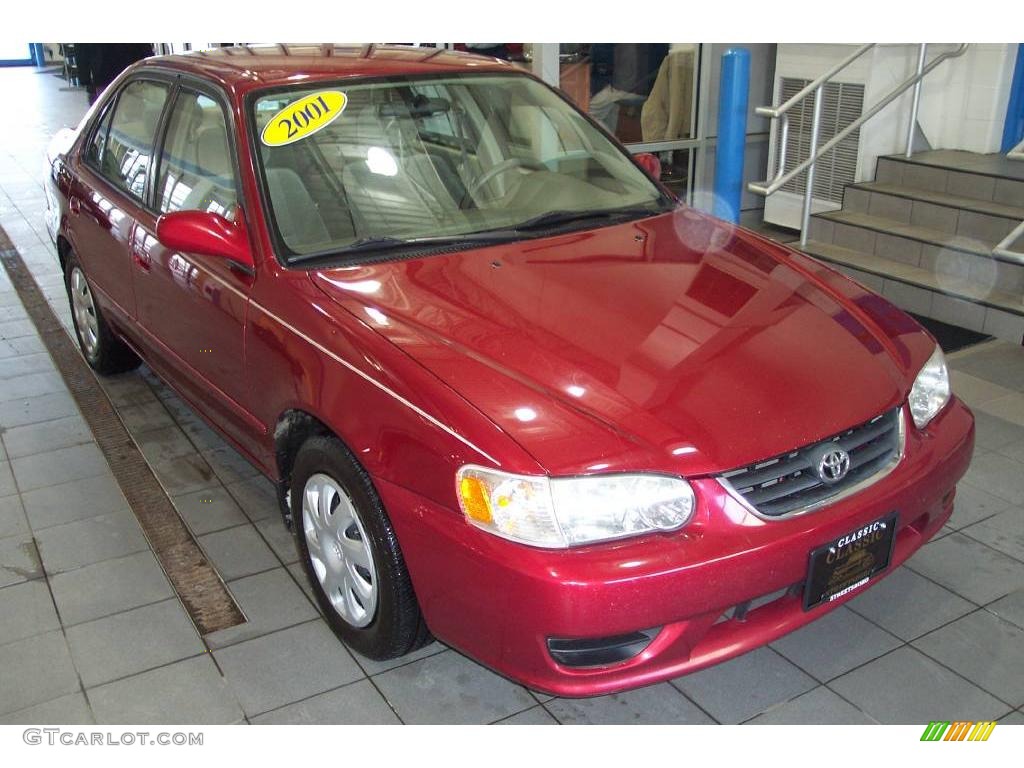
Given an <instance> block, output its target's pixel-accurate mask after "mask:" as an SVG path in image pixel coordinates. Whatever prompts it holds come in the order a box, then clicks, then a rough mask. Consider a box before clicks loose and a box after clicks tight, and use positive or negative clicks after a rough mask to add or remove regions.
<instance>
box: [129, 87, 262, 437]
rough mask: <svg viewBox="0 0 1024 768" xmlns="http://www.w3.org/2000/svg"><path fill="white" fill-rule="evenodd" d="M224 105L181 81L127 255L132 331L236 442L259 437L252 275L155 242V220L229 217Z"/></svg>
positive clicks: (230, 166)
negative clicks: (253, 410) (186, 214)
mask: <svg viewBox="0 0 1024 768" xmlns="http://www.w3.org/2000/svg"><path fill="white" fill-rule="evenodd" d="M230 125H231V124H230V121H229V119H228V112H227V110H226V105H225V104H224V102H223V101H222V99H221V97H220V96H219V95H218V94H217V92H216V91H215V90H213V89H212V88H208V87H206V86H203V85H201V84H199V83H193V82H191V81H189V80H186V81H183V82H182V83H181V84H180V85H179V87H178V89H177V90H176V92H175V94H174V95H173V97H172V101H171V106H170V109H169V112H168V115H167V118H166V127H165V129H164V137H163V140H162V142H161V147H160V153H159V160H158V166H157V169H156V173H155V174H154V178H155V180H156V182H155V187H154V194H153V208H154V210H152V211H146V212H144V213H143V214H142V215H141V216H140V217H139V219H138V222H137V224H136V229H135V233H134V236H133V239H132V243H131V247H132V251H133V270H132V280H133V283H134V286H135V298H136V305H137V316H138V322H139V324H140V325H141V327H142V329H143V331H144V335H145V336H146V337H147V342H148V343H149V344H150V345H152V346H153V347H154V349H155V351H156V352H157V354H158V356H159V358H160V360H161V362H162V363H164V364H165V365H166V366H167V370H166V371H165V374H166V375H168V376H170V377H171V378H172V379H173V380H174V381H175V383H176V384H177V385H178V388H179V389H181V390H182V392H183V394H185V395H186V397H188V398H189V399H191V400H192V401H193V402H195V403H197V404H198V405H199V406H200V407H202V408H203V410H204V411H205V412H206V413H207V415H208V416H209V417H211V418H212V419H213V420H214V421H216V422H217V424H218V425H219V426H220V427H221V428H222V429H224V430H225V431H226V432H228V433H229V434H230V435H231V436H233V437H235V438H236V440H238V441H240V442H243V443H248V442H249V439H248V438H251V436H252V432H253V430H254V429H255V430H257V431H262V430H261V428H260V426H259V423H258V422H256V421H255V420H254V419H253V418H252V417H251V416H250V415H249V411H248V383H247V378H246V371H245V348H244V344H243V341H244V333H245V321H246V313H247V310H248V303H249V289H250V287H251V285H252V283H253V279H254V275H252V274H250V273H247V272H245V271H243V270H240V269H239V268H237V267H234V266H231V265H229V264H228V263H227V261H225V260H224V259H221V258H216V257H210V256H201V255H198V254H192V253H181V252H178V251H174V250H171V249H168V248H165V247H164V246H163V245H162V244H160V243H159V242H158V240H157V238H156V222H157V219H158V218H159V216H161V215H163V214H167V213H174V212H177V211H203V212H205V213H214V214H218V215H221V216H224V217H226V218H228V219H234V217H235V216H236V215H238V211H239V208H240V206H239V202H240V200H239V193H238V173H237V169H236V163H235V153H234V140H233V137H232V132H231V129H230Z"/></svg>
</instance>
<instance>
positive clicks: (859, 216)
mask: <svg viewBox="0 0 1024 768" xmlns="http://www.w3.org/2000/svg"><path fill="white" fill-rule="evenodd" d="M809 238H810V239H811V240H816V241H818V242H823V243H828V244H831V245H836V246H839V247H841V248H849V249H851V250H854V251H858V252H860V253H862V254H865V255H870V256H876V257H878V258H881V259H884V260H886V261H887V262H893V263H901V264H904V265H906V266H910V267H915V268H920V269H923V270H926V271H928V272H930V273H932V274H934V275H942V276H943V277H944V278H946V277H949V278H953V279H957V280H963V279H969V280H974V281H977V282H978V283H981V284H984V285H987V286H989V287H991V288H994V289H998V290H1000V291H1003V292H1004V293H1007V294H1013V295H1017V294H1020V295H1024V263H1022V262H1021V261H1019V260H1015V259H1003V258H994V257H993V256H992V252H991V250H990V246H988V245H987V244H985V243H982V242H980V241H977V240H974V239H972V238H964V237H961V236H957V235H947V234H944V233H941V232H936V231H934V230H931V229H928V228H926V227H918V226H916V225H912V224H900V223H899V222H894V221H892V220H890V219H884V218H880V217H877V216H872V215H870V214H864V213H853V212H848V211H834V212H830V213H820V214H815V215H814V216H812V217H811V226H810V232H809Z"/></svg>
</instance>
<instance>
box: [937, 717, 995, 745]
mask: <svg viewBox="0 0 1024 768" xmlns="http://www.w3.org/2000/svg"><path fill="white" fill-rule="evenodd" d="M995 727H996V723H995V721H994V720H982V721H980V722H977V723H974V722H969V721H966V720H958V721H956V722H952V723H951V722H949V721H948V720H947V721H938V720H933V721H932V722H930V723H928V727H927V728H925V729H924V733H923V734H921V741H988V737H989V736H991V735H992V731H994V730H995Z"/></svg>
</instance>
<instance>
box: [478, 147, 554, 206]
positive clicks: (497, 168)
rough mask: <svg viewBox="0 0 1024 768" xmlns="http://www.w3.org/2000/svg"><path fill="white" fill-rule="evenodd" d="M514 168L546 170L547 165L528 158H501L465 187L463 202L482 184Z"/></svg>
mask: <svg viewBox="0 0 1024 768" xmlns="http://www.w3.org/2000/svg"><path fill="white" fill-rule="evenodd" d="M514 168H532V169H534V170H535V171H546V170H548V167H547V165H546V164H544V163H542V162H541V161H540V160H529V159H526V158H522V157H510V158H508V159H507V160H502V161H501V162H500V163H496V164H495V165H492V166H491V167H490V168H488V169H487V170H486V171H484V172H483V173H481V174H480V175H479V176H477V177H476V178H475V179H473V181H471V182H470V183H469V185H468V186H467V187H466V194H465V195H464V196H463V198H462V199H463V202H466V201H468V200H469V198H471V197H472V196H473V195H474V194H476V192H477V190H478V189H480V188H481V187H482V186H483V185H484V184H486V183H487V182H489V181H491V180H492V179H494V178H495V177H497V176H499V175H501V174H503V173H507V172H508V171H511V170H513V169H514Z"/></svg>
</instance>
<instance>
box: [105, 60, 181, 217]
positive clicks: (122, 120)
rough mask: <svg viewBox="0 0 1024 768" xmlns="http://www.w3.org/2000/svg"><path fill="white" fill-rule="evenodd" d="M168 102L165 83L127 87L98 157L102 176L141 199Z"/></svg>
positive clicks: (144, 83) (142, 83)
mask: <svg viewBox="0 0 1024 768" xmlns="http://www.w3.org/2000/svg"><path fill="white" fill-rule="evenodd" d="M166 100H167V86H165V85H162V84H161V83H154V82H150V81H146V80H136V81H135V82H132V83H129V84H128V85H126V86H125V87H124V89H123V90H122V91H121V93H120V95H119V96H118V98H117V104H116V105H115V106H114V114H113V117H112V118H111V120H110V129H109V131H108V132H107V138H106V144H105V146H103V147H102V154H101V155H100V157H99V158H98V159H99V169H100V173H102V174H103V175H104V176H105V177H106V178H108V179H109V180H110V181H112V182H113V183H114V184H116V185H117V186H118V187H120V188H121V189H123V190H125V191H126V192H128V193H129V194H131V195H132V196H133V197H135V198H137V199H139V200H143V199H144V196H145V193H146V175H147V173H148V171H149V164H150V162H151V161H152V159H153V145H154V143H155V139H156V129H157V125H158V123H159V122H160V113H161V112H162V111H163V108H164V102H165V101H166ZM99 133H100V132H97V136H98V135H99Z"/></svg>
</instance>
